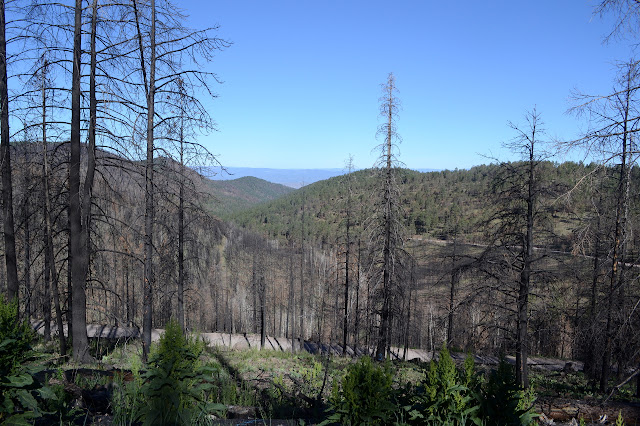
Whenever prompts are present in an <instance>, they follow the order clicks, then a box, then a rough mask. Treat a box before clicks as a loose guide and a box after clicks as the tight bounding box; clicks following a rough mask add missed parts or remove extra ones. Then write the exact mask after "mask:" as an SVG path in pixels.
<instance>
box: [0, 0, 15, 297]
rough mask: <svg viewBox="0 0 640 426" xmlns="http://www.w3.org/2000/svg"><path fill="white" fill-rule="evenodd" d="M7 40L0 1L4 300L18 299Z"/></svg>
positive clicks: (0, 134)
mask: <svg viewBox="0 0 640 426" xmlns="http://www.w3.org/2000/svg"><path fill="white" fill-rule="evenodd" d="M6 58H7V37H6V20H5V1H4V0H0V161H1V164H2V165H1V166H0V173H2V216H3V217H2V219H3V220H2V224H3V230H4V259H5V265H6V269H7V299H8V300H9V301H13V300H16V302H17V301H18V299H19V283H18V263H17V260H16V236H15V228H14V224H13V188H12V183H11V147H10V145H9V88H8V86H7V84H8V83H7V60H6Z"/></svg>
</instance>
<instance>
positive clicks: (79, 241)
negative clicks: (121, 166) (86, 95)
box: [69, 0, 91, 363]
mask: <svg viewBox="0 0 640 426" xmlns="http://www.w3.org/2000/svg"><path fill="white" fill-rule="evenodd" d="M81 38H82V0H76V4H75V21H74V37H73V77H72V89H71V142H70V154H71V159H70V163H69V191H70V193H69V225H70V229H69V233H70V238H69V240H70V244H71V247H70V249H71V258H70V259H69V260H70V262H71V290H72V299H73V317H72V318H73V359H74V360H75V361H77V362H81V363H85V362H90V361H91V356H90V355H89V340H88V338H87V304H86V293H85V286H86V263H85V256H86V255H87V253H85V252H84V249H85V238H83V237H84V235H85V234H84V232H83V226H82V204H81V200H80V151H81V143H80V112H81V111H80V108H81V105H80V94H81V93H80V90H81V89H80V64H81V55H82V44H81V42H82V40H81Z"/></svg>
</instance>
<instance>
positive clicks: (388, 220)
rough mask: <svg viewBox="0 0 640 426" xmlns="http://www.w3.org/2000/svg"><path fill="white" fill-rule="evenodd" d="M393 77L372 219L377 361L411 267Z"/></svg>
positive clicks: (387, 86)
mask: <svg viewBox="0 0 640 426" xmlns="http://www.w3.org/2000/svg"><path fill="white" fill-rule="evenodd" d="M397 92H398V91H397V88H396V82H395V77H394V75H393V73H389V75H388V77H387V81H386V83H384V84H383V85H382V96H381V97H380V116H381V117H383V123H382V124H381V125H380V126H379V127H378V131H377V137H380V138H382V140H383V141H382V143H381V144H380V145H378V147H377V149H378V150H379V152H380V154H379V157H378V161H377V163H376V172H377V174H378V176H377V181H378V185H377V189H376V190H377V194H375V196H376V201H375V203H374V212H373V215H372V216H371V217H370V218H369V221H368V226H367V230H368V232H369V242H368V244H369V246H368V249H369V282H370V287H371V289H372V291H375V292H376V294H377V297H376V299H377V306H376V311H377V314H378V316H379V318H380V321H379V324H380V325H379V328H378V337H377V343H376V359H382V358H384V357H385V356H386V354H387V351H388V349H389V346H390V343H391V324H392V323H393V319H394V314H395V313H397V310H398V309H399V308H398V306H399V303H400V301H401V300H402V298H403V292H404V287H403V280H402V274H403V273H404V272H405V269H406V267H407V258H408V254H407V252H406V251H405V250H404V239H405V230H404V226H403V220H402V219H403V216H402V212H401V206H400V199H399V195H398V185H397V182H396V179H395V169H396V168H397V167H398V165H399V161H398V159H397V150H398V144H399V143H400V141H401V138H400V136H399V135H398V133H397V129H396V122H397V116H398V112H399V110H400V101H399V99H398V97H397Z"/></svg>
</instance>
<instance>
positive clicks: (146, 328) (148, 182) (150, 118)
mask: <svg viewBox="0 0 640 426" xmlns="http://www.w3.org/2000/svg"><path fill="white" fill-rule="evenodd" d="M134 4H135V0H134ZM155 32H156V3H155V0H151V32H150V34H149V36H150V50H151V52H150V59H149V82H148V85H147V84H145V87H148V92H147V159H146V166H145V189H146V191H145V214H144V230H145V235H144V294H143V298H144V301H143V319H142V326H143V336H142V348H143V356H144V358H145V359H147V357H148V355H149V349H150V347H151V327H152V326H153V321H152V320H153V221H154V205H153V196H154V194H153V193H154V189H153V167H154V160H153V151H154V132H153V131H154V114H155V91H156V88H155V72H156V67H155V65H156V63H155V62H156V37H155ZM139 38H140V61H141V66H142V69H143V70H144V69H145V64H144V52H143V51H142V34H139Z"/></svg>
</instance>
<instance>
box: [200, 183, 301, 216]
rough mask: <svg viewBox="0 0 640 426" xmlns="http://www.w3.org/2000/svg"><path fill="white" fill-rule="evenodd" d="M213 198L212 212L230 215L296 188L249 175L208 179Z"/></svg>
mask: <svg viewBox="0 0 640 426" xmlns="http://www.w3.org/2000/svg"><path fill="white" fill-rule="evenodd" d="M206 182H207V187H208V191H209V192H210V193H211V195H212V197H213V199H212V200H211V201H210V202H209V203H208V209H209V211H211V213H213V214H216V215H221V216H224V217H230V215H233V214H234V213H236V212H238V211H241V210H246V209H248V208H250V207H252V206H254V205H255V204H260V203H264V202H267V201H271V200H274V199H276V198H279V197H281V196H283V195H286V194H289V193H290V192H293V191H294V189H293V188H290V187H288V186H284V185H280V184H277V183H271V182H267V181H266V180H263V179H258V178H255V177H251V176H247V177H241V178H238V179H233V180H223V181H215V180H208V179H207V180H206Z"/></svg>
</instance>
